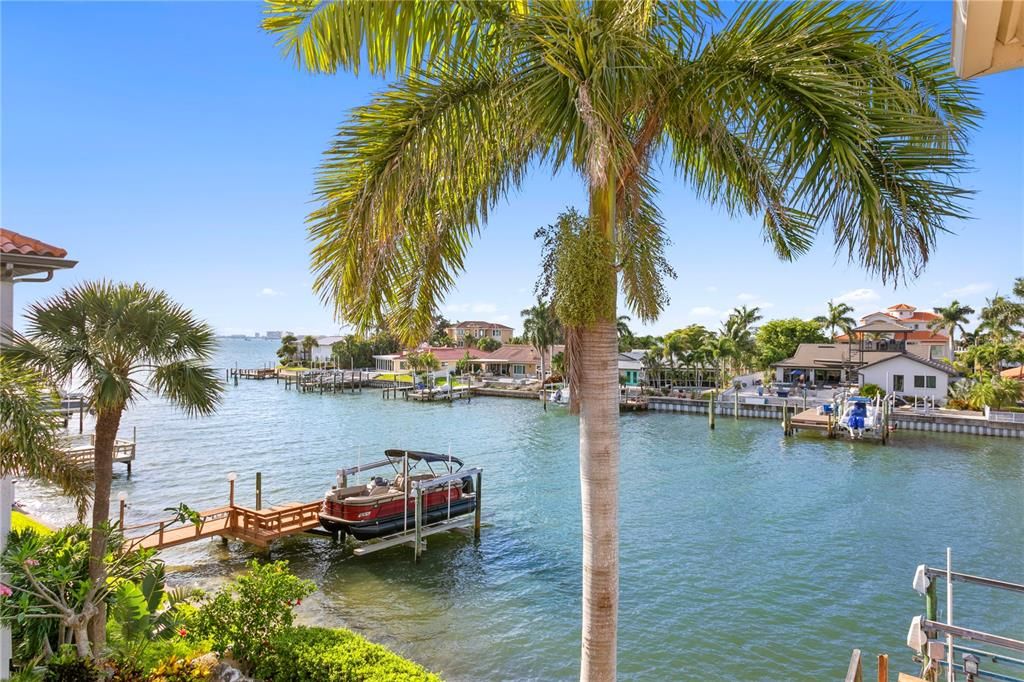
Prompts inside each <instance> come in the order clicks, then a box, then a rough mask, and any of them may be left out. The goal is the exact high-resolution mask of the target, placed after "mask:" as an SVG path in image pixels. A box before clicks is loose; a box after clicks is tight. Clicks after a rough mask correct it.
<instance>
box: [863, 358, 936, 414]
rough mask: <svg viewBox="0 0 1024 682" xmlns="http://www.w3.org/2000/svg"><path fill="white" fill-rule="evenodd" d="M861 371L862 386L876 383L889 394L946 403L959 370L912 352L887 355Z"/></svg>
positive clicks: (868, 364) (864, 366)
mask: <svg viewBox="0 0 1024 682" xmlns="http://www.w3.org/2000/svg"><path fill="white" fill-rule="evenodd" d="M886 355H887V356H888V357H882V358H879V359H877V360H873V361H871V362H868V363H867V364H865V365H862V366H861V367H859V368H858V369H857V374H858V375H859V377H860V382H859V383H860V385H861V386H863V385H864V384H876V385H878V386H881V387H882V388H883V389H884V390H885V392H886V393H895V394H896V395H900V396H914V397H917V398H929V399H931V400H934V401H935V402H937V403H940V404H941V403H944V402H945V401H946V394H947V393H948V392H949V380H950V377H952V376H955V375H956V370H954V369H953V367H952V366H951V365H949V364H948V363H945V362H935V361H933V360H925V359H924V358H921V357H919V356H917V355H914V354H912V353H887V354H886Z"/></svg>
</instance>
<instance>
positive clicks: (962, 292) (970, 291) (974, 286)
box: [942, 282, 992, 298]
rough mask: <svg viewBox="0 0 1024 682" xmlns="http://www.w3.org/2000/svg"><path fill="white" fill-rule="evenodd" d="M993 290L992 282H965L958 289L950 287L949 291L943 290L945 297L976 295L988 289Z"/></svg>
mask: <svg viewBox="0 0 1024 682" xmlns="http://www.w3.org/2000/svg"><path fill="white" fill-rule="evenodd" d="M991 290H992V283H991V282H971V283H970V284H965V285H963V286H962V287H957V288H956V289H950V290H949V291H946V292H943V294H942V297H943V298H960V297H964V296H974V295H975V294H981V293H984V292H986V291H991Z"/></svg>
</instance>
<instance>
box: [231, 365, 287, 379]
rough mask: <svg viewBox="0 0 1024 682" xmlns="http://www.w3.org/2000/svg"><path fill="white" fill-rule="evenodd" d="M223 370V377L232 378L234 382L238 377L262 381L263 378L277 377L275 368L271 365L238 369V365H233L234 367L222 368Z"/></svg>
mask: <svg viewBox="0 0 1024 682" xmlns="http://www.w3.org/2000/svg"><path fill="white" fill-rule="evenodd" d="M224 372H225V377H224V378H225V379H227V380H230V379H232V378H234V379H235V380H236V383H237V380H238V379H255V380H257V381H262V380H264V379H276V378H277V370H276V369H275V368H273V367H257V368H255V369H239V368H238V367H235V368H234V369H227V370H224Z"/></svg>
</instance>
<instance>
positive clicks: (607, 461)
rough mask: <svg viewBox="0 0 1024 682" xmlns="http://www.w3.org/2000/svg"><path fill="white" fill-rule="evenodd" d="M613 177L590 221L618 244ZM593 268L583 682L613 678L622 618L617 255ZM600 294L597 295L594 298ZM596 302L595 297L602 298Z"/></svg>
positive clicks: (579, 358)
mask: <svg viewBox="0 0 1024 682" xmlns="http://www.w3.org/2000/svg"><path fill="white" fill-rule="evenodd" d="M616 188H617V182H616V179H615V175H614V174H613V173H612V172H610V170H609V172H608V173H607V176H606V178H605V182H604V184H602V185H596V186H595V185H592V186H591V193H590V217H591V219H593V220H594V221H595V225H594V228H595V229H598V230H600V231H601V232H602V234H603V235H604V236H605V237H606V238H607V239H608V240H609V241H610V243H612V244H614V243H615V226H616V216H615V194H616ZM608 256H609V258H608V262H607V263H594V264H593V266H594V267H595V268H602V269H604V270H605V271H606V275H607V276H606V277H605V278H604V279H603V281H602V283H601V286H603V287H606V289H605V291H604V293H605V294H606V295H607V296H608V297H609V299H608V300H610V301H611V305H610V306H609V308H610V310H601V311H596V312H597V314H598V317H597V321H596V322H594V323H592V324H590V325H587V326H586V327H584V328H582V329H581V330H580V332H579V345H580V348H579V350H580V352H579V353H577V354H576V357H574V358H573V359H572V361H573V362H579V363H581V368H580V371H579V372H578V373H576V372H574V374H575V375H576V376H578V377H579V383H580V385H579V387H578V389H577V387H575V386H574V387H573V389H572V390H573V391H576V390H579V400H580V493H581V495H580V498H581V502H582V515H583V638H582V640H583V641H582V647H581V653H580V659H581V660H580V680H581V682H597V681H601V682H603V681H605V680H608V681H611V680H614V679H615V667H616V666H615V664H616V645H617V644H616V643H617V629H618V615H619V386H618V378H619V373H618V363H617V357H618V350H619V342H618V333H617V329H616V319H617V311H616V310H615V295H616V292H617V277H616V274H615V267H614V262H613V261H614V255H613V254H611V253H609V254H608ZM595 293H597V292H595ZM599 298H600V297H599Z"/></svg>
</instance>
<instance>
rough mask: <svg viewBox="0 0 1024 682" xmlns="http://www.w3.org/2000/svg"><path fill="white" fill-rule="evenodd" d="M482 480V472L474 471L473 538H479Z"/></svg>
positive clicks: (482, 492)
mask: <svg viewBox="0 0 1024 682" xmlns="http://www.w3.org/2000/svg"><path fill="white" fill-rule="evenodd" d="M483 481H484V474H483V472H482V471H478V472H476V490H475V491H474V492H475V493H476V509H475V510H474V511H473V539H474V540H479V539H480V501H481V499H482V498H483V494H484V491H483Z"/></svg>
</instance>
